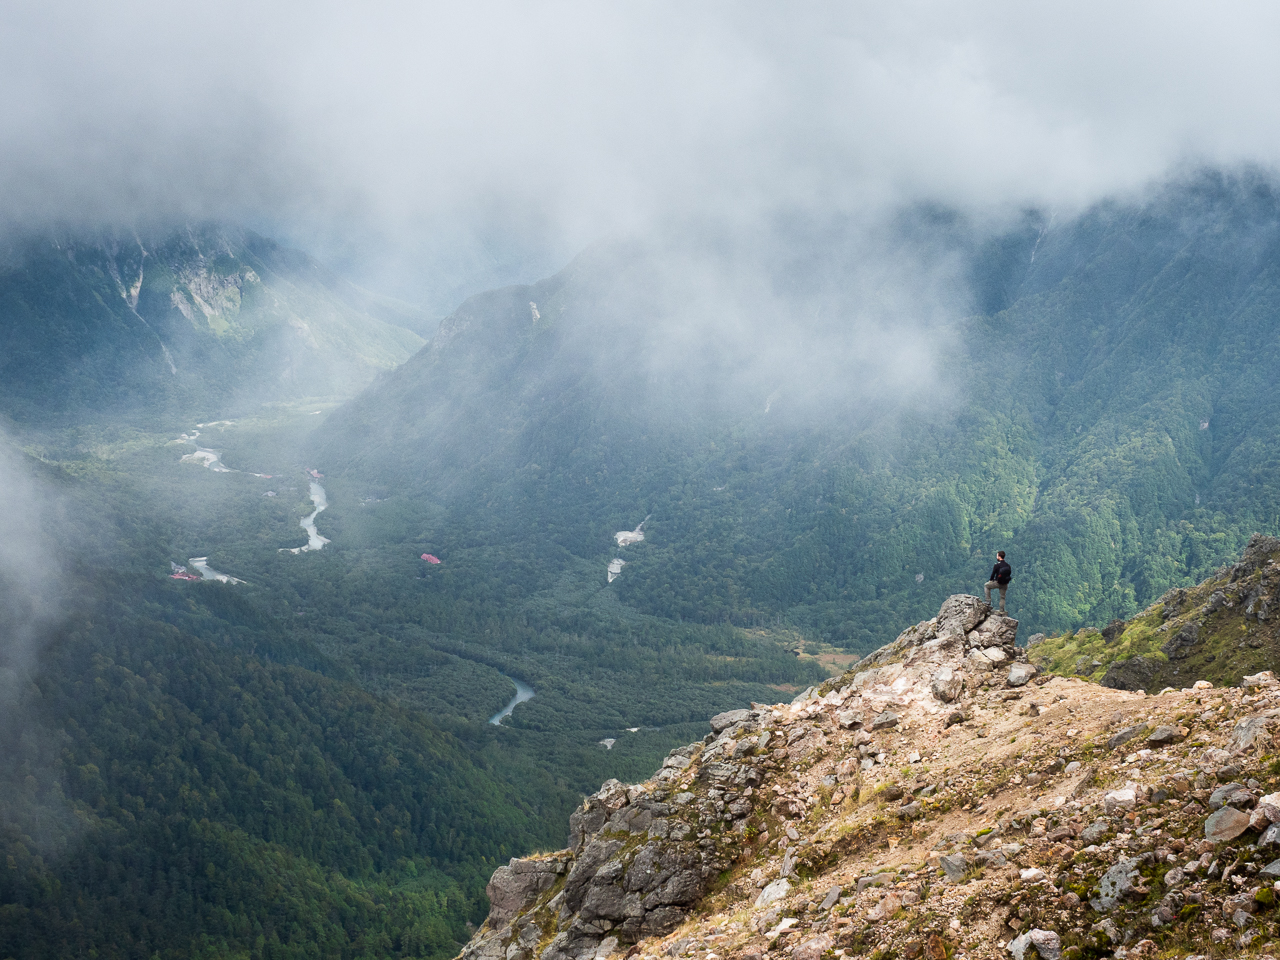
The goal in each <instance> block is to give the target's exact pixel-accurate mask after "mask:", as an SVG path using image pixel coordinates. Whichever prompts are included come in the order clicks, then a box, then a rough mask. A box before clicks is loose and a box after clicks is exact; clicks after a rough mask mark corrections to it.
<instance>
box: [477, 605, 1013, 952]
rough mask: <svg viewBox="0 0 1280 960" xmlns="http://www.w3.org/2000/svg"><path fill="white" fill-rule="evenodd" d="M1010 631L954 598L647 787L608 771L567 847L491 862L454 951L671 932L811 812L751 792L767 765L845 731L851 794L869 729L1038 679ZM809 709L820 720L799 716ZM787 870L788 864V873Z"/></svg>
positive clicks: (677, 755)
mask: <svg viewBox="0 0 1280 960" xmlns="http://www.w3.org/2000/svg"><path fill="white" fill-rule="evenodd" d="M1017 633H1018V621H1016V620H1014V619H1012V618H1010V617H1006V616H1004V615H1003V614H999V613H995V612H993V611H992V609H991V607H990V606H989V605H988V604H987V603H985V602H984V601H982V600H980V599H979V598H977V597H973V596H965V595H959V596H954V597H951V598H950V599H948V600H947V601H946V603H944V604H943V606H942V609H941V610H940V611H939V612H938V616H937V617H935V618H934V619H932V620H928V621H925V622H923V623H920V624H917V625H916V626H914V627H912V628H910V629H909V630H906V631H904V632H903V633H902V635H901V636H899V637H898V638H897V639H896V640H895V641H894V642H893V643H891V644H889V645H887V646H885V647H883V648H881V649H880V650H879V651H877V652H876V654H874V655H873V656H872V657H869V658H868V659H867V660H865V661H863V662H861V663H860V664H859V665H858V670H857V672H856V673H851V674H848V675H846V676H845V677H843V678H841V680H840V681H839V682H833V683H827V684H824V685H823V686H822V687H821V688H819V689H817V690H812V689H811V690H807V691H805V693H804V694H802V695H801V696H800V697H797V698H796V701H795V702H793V703H792V704H791V705H790V706H788V707H781V706H780V707H756V708H753V709H749V710H748V709H741V710H730V711H728V712H726V713H722V714H719V715H718V716H715V717H712V718H711V731H712V732H711V734H710V736H708V737H707V738H706V740H705V741H703V742H702V743H693V744H689V745H688V746H685V747H681V748H679V749H676V750H673V751H672V752H671V754H670V755H669V756H668V757H667V759H666V760H665V761H664V762H663V765H662V768H661V769H660V770H659V771H658V772H657V773H656V774H655V775H654V776H653V777H652V778H651V779H650V780H649V781H647V782H646V783H643V784H639V785H633V786H626V785H623V784H621V783H618V782H617V781H616V780H610V781H608V782H607V783H605V784H604V785H603V786H602V787H601V788H600V790H599V791H597V792H596V793H594V794H593V795H591V796H590V797H588V798H587V799H586V800H585V801H584V802H583V804H582V806H581V807H580V808H579V809H578V810H577V811H575V812H574V813H573V814H572V815H571V816H570V818H569V846H568V849H566V850H564V851H562V852H560V853H557V854H554V855H551V856H543V857H533V858H529V859H523V860H522V859H515V860H512V861H511V863H510V864H509V865H508V866H505V867H501V868H499V869H498V870H497V871H496V872H495V873H494V875H493V878H492V880H491V881H490V883H489V887H488V894H489V899H490V902H491V904H492V908H491V910H490V914H489V918H488V920H487V921H486V923H485V925H484V927H483V928H482V929H481V931H480V932H479V933H478V934H477V936H476V937H475V938H474V939H473V940H472V941H471V943H469V944H468V945H467V947H466V948H465V950H464V951H463V957H464V958H468V960H470V958H476V960H479V958H484V960H499V958H502V960H533V958H534V957H535V956H536V957H537V958H538V960H570V958H574V960H581V958H585V957H595V956H597V955H601V954H604V955H607V954H608V953H610V952H612V951H614V950H616V949H619V948H620V947H625V946H626V945H628V944H633V943H635V942H636V941H638V940H639V939H641V938H642V937H647V936H657V935H662V934H665V933H667V932H668V931H670V930H672V929H674V928H675V927H676V926H678V925H679V924H680V923H681V922H683V920H684V919H685V917H686V916H687V913H688V909H689V907H690V906H691V905H693V904H695V903H697V902H698V901H699V900H700V899H701V898H702V897H703V896H705V895H706V893H707V892H708V890H709V889H710V888H711V886H712V884H713V883H714V882H715V880H716V878H717V877H718V876H719V875H720V873H721V872H722V871H724V870H725V869H727V868H728V867H729V865H730V864H731V863H732V862H733V861H734V860H735V859H736V858H737V856H738V854H739V852H740V849H741V846H742V840H743V836H744V835H745V834H746V833H747V831H748V830H751V829H758V828H759V827H760V825H761V824H762V823H764V822H767V821H781V822H787V821H798V820H801V819H803V818H804V817H806V816H807V815H808V814H809V812H810V810H811V808H812V803H811V802H810V801H809V800H808V799H807V798H801V797H796V796H793V795H790V794H787V793H782V794H777V793H774V794H773V795H765V794H762V793H761V792H760V790H759V788H760V786H761V784H762V783H763V782H764V780H765V778H766V776H767V773H768V771H769V770H770V769H775V770H776V769H777V768H778V766H779V765H780V764H782V765H791V764H805V763H811V762H813V761H815V760H817V759H819V758H821V757H823V756H825V755H827V753H828V752H829V750H830V745H831V737H832V736H834V735H835V734H836V732H837V731H841V732H849V733H852V734H853V735H854V742H853V751H852V753H851V754H850V755H849V756H848V757H847V758H846V759H845V760H844V761H843V762H842V763H840V764H839V765H837V767H836V768H835V769H834V770H833V773H832V775H831V779H832V787H833V788H834V790H833V795H839V796H841V797H843V796H856V795H857V793H858V787H859V782H860V779H861V774H862V772H863V771H870V770H874V769H875V768H876V766H877V765H882V764H883V763H884V754H883V751H882V750H880V749H879V748H877V746H876V744H877V742H878V737H877V734H880V733H882V732H888V731H892V730H894V729H895V728H897V727H899V726H901V725H908V724H914V723H919V722H921V721H923V720H926V719H927V720H930V721H933V722H938V721H939V720H942V719H943V718H942V714H943V712H944V710H946V708H947V707H948V705H949V704H952V703H954V702H955V701H957V700H959V699H960V698H961V697H962V695H963V692H964V689H965V685H966V683H975V682H986V683H988V684H989V683H990V682H992V680H993V679H996V678H998V679H999V681H1000V682H1001V683H1007V684H1010V685H1012V686H1020V685H1022V684H1025V683H1027V681H1028V680H1030V679H1031V678H1032V677H1033V676H1035V674H1036V668H1035V667H1034V666H1032V665H1031V664H1029V663H1027V662H1026V658H1025V656H1024V654H1023V652H1022V650H1020V649H1019V648H1018V646H1017V644H1016V642H1015V641H1016V638H1017ZM812 718H822V719H823V720H825V721H827V723H826V724H814V723H797V722H796V721H797V720H810V719H812ZM899 796H901V792H899ZM791 832H794V830H792V831H791ZM795 869H796V866H795V863H794V861H793V862H792V863H791V864H790V865H789V867H788V869H787V870H786V871H785V873H786V874H787V875H792V874H794V871H795ZM781 879H783V881H784V882H785V876H784V877H783V878H781ZM779 889H780V888H779ZM788 889H789V887H788Z"/></svg>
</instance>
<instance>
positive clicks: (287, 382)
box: [0, 225, 421, 420]
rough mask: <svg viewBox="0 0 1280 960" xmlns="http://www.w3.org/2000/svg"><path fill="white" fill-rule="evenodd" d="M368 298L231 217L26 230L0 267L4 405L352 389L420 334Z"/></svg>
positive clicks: (119, 403)
mask: <svg viewBox="0 0 1280 960" xmlns="http://www.w3.org/2000/svg"><path fill="white" fill-rule="evenodd" d="M375 300H376V298H373V297H372V296H371V295H369V294H367V293H364V292H363V291H359V290H357V289H356V288H355V287H352V286H351V285H350V284H345V283H344V282H343V281H341V280H340V279H338V278H336V277H334V276H332V275H331V274H329V273H328V272H327V271H325V270H324V269H323V268H322V267H320V265H319V264H317V263H316V262H315V261H313V260H311V258H309V257H307V256H305V255H304V254H301V253H298V252H297V251H291V250H288V249H285V248H282V247H280V246H278V245H277V244H274V243H272V242H271V241H269V240H266V239H264V238H262V237H260V236H257V235H255V234H253V233H249V232H247V231H242V230H236V229H232V228H227V227H216V226H211V225H206V226H201V227H193V228H188V229H185V230H180V231H176V232H172V233H164V234H160V235H158V236H155V237H151V236H146V235H138V234H134V235H132V236H128V237H121V236H116V237H105V238H101V239H97V240H89V239H82V238H81V239H70V240H68V239H58V240H54V239H43V240H37V239H32V240H27V241H24V242H21V243H17V244H14V245H13V246H12V247H11V248H10V249H9V250H8V251H6V255H5V257H4V262H3V265H0V403H2V404H3V406H4V409H5V411H6V412H8V413H9V414H10V415H11V416H13V417H15V418H16V419H18V420H28V419H36V420H39V419H42V418H44V419H47V418H48V417H49V416H51V415H57V414H62V415H65V416H86V415H89V416H93V415H97V416H101V412H102V411H103V410H104V408H110V409H112V410H113V411H115V412H116V413H117V414H120V413H124V412H126V411H129V410H133V411H137V410H139V409H154V408H155V407H156V406H157V405H159V404H176V405H179V406H181V407H182V408H183V409H187V410H205V411H209V410H215V409H221V410H223V411H225V410H227V409H228V408H229V407H230V408H234V407H235V405H236V404H237V403H239V404H244V403H252V402H263V401H268V400H279V399H289V398H296V397H305V396H319V395H333V394H347V395H349V394H350V393H352V392H354V391H355V390H356V389H358V388H359V387H361V386H363V385H364V384H365V383H367V382H368V381H369V380H370V379H371V378H372V377H373V376H374V375H375V374H376V373H377V372H378V371H380V370H385V369H389V368H391V367H393V366H395V365H396V364H397V363H399V362H400V361H402V360H403V359H405V358H406V357H407V356H408V355H409V354H410V353H411V352H412V351H413V350H415V349H416V348H417V347H418V346H419V345H420V344H421V340H420V339H419V338H418V337H417V336H416V335H415V334H413V333H411V332H410V331H408V330H406V329H404V328H403V327H400V326H396V325H394V324H392V323H387V322H385V321H384V320H380V319H377V318H375V317H374V316H371V315H370V311H375V310H378V309H379V305H378V304H377V303H376V302H375ZM215 397H216V400H215V399H214V398H215Z"/></svg>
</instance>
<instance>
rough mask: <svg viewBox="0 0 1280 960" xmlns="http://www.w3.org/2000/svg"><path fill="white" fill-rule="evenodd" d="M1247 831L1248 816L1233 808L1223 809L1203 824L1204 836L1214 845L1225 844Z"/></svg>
mask: <svg viewBox="0 0 1280 960" xmlns="http://www.w3.org/2000/svg"><path fill="white" fill-rule="evenodd" d="M1248 829H1249V815H1248V814H1247V813H1245V812H1243V811H1242V810H1237V809H1236V808H1235V807H1223V808H1222V809H1221V810H1217V811H1215V812H1214V813H1211V814H1209V817H1208V819H1207V820H1205V822H1204V836H1205V839H1206V840H1212V841H1213V842H1214V843H1225V842H1227V841H1228V840H1234V839H1235V838H1236V837H1238V836H1240V834H1242V833H1244V832H1245V831H1246V830H1248Z"/></svg>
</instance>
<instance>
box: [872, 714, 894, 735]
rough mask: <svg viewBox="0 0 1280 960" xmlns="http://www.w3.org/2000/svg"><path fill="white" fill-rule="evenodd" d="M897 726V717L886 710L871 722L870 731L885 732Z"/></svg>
mask: <svg viewBox="0 0 1280 960" xmlns="http://www.w3.org/2000/svg"><path fill="white" fill-rule="evenodd" d="M897 725H898V715H897V714H896V713H894V712H893V711H891V710H886V711H884V712H883V713H881V714H880V715H879V716H877V717H876V718H875V719H874V720H872V721H871V729H872V730H873V731H874V730H887V729H889V728H890V727H896V726H897Z"/></svg>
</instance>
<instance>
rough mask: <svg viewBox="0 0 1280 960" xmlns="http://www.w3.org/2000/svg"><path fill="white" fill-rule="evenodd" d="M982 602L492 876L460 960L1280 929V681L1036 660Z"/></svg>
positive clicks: (927, 952) (608, 787)
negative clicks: (1094, 670) (1093, 670)
mask: <svg viewBox="0 0 1280 960" xmlns="http://www.w3.org/2000/svg"><path fill="white" fill-rule="evenodd" d="M1017 626H1018V625H1017V622H1016V621H1013V620H1011V619H1009V618H1007V617H1004V616H1001V615H999V614H995V613H993V612H992V611H991V609H990V607H988V606H987V605H986V604H985V603H983V602H982V601H980V600H978V598H976V597H968V596H955V597H951V598H950V599H948V600H947V601H946V603H944V604H943V607H942V609H941V610H940V611H939V614H938V616H937V617H935V618H933V619H931V620H929V621H926V622H924V623H920V624H918V625H916V626H915V627H912V628H910V629H909V630H907V631H905V632H904V633H903V634H902V635H901V636H900V637H899V638H898V639H897V640H895V641H894V642H893V643H891V644H889V645H887V646H886V647H883V648H881V649H880V650H879V651H877V652H876V653H875V654H874V655H873V656H872V657H870V658H868V660H866V661H863V663H861V664H859V665H858V668H857V670H856V671H851V672H850V673H848V674H846V675H845V676H843V677H841V678H839V679H838V680H835V681H830V682H828V683H826V684H824V685H823V686H822V687H820V688H817V689H811V690H808V691H805V693H803V694H801V695H800V696H799V697H797V698H796V700H795V701H794V702H792V703H791V704H778V705H774V706H762V705H758V704H753V706H752V708H751V709H750V710H736V711H731V712H729V713H725V714H721V715H719V716H717V717H715V718H714V719H713V720H712V731H713V732H712V734H711V735H710V736H708V737H707V738H706V740H705V741H703V742H701V743H696V744H691V745H689V746H688V747H684V748H681V749H679V750H676V751H673V752H672V754H671V755H670V756H669V757H668V758H667V760H666V761H665V763H664V765H663V767H662V769H661V770H660V771H659V772H658V773H657V774H656V775H655V776H654V777H653V778H651V779H650V780H648V781H646V782H645V783H643V784H638V785H634V786H625V785H623V784H620V783H617V782H616V781H610V782H608V783H606V784H605V785H604V786H603V787H602V788H601V790H600V791H599V792H598V793H596V794H594V795H592V796H591V797H589V798H587V800H586V802H585V803H584V804H583V805H582V807H581V808H580V809H579V810H578V811H577V812H576V813H575V814H574V815H573V817H572V819H571V823H570V845H569V848H568V849H566V850H564V851H561V852H558V853H555V854H549V855H542V856H536V857H531V858H529V859H525V860H513V861H512V862H511V864H510V865H509V866H507V867H502V868H500V869H499V870H498V871H497V872H496V873H495V874H494V876H493V879H492V881H491V883H490V886H489V895H490V898H491V900H492V903H493V909H492V912H491V914H490V916H489V919H488V921H487V922H486V923H485V925H484V926H483V927H482V929H481V930H480V931H479V932H478V933H477V935H476V937H475V938H474V939H473V940H472V942H471V943H470V944H469V945H468V946H467V947H466V949H465V950H464V951H463V957H464V958H481V957H483V958H488V960H497V958H499V957H501V958H504V960H533V958H535V957H537V958H539V960H565V958H575V960H584V958H596V960H604V958H607V957H610V956H613V955H618V956H622V955H624V954H625V955H626V956H628V957H631V956H637V955H639V956H642V957H646V958H654V960H657V958H659V957H691V958H696V960H723V958H727V957H743V958H762V957H765V956H773V955H778V956H782V955H789V956H790V957H791V958H792V960H821V958H823V957H826V956H834V957H836V958H839V957H842V956H861V955H870V956H875V957H880V958H887V957H902V958H904V960H916V958H919V957H921V956H923V957H926V958H928V960H946V958H951V957H960V956H968V957H991V958H995V957H1007V956H1008V955H1009V954H1010V953H1012V955H1013V956H1015V957H1016V958H1017V960H1059V958H1067V960H1071V958H1080V960H1083V958H1086V957H1099V956H1103V955H1110V954H1112V953H1114V954H1115V956H1116V957H1124V956H1128V957H1137V956H1143V955H1151V956H1154V955H1155V954H1156V953H1160V954H1161V955H1170V956H1173V955H1184V954H1188V953H1192V952H1196V951H1199V952H1201V953H1208V952H1210V951H1211V950H1214V949H1218V950H1220V949H1221V946H1222V945H1230V946H1232V947H1236V948H1241V949H1244V948H1250V949H1256V948H1257V947H1258V946H1259V945H1262V944H1265V943H1267V942H1270V941H1272V940H1274V939H1275V938H1276V936H1277V933H1278V932H1280V924H1278V923H1277V917H1276V915H1275V911H1274V907H1275V904H1276V899H1277V896H1276V890H1274V889H1273V887H1274V886H1276V885H1277V883H1278V882H1280V860H1275V861H1274V862H1270V861H1271V860H1272V859H1273V858H1274V857H1275V856H1276V855H1277V853H1280V763H1276V762H1274V759H1275V758H1274V753H1275V750H1276V744H1275V741H1274V739H1273V731H1274V729H1275V725H1276V724H1277V723H1278V722H1280V685H1277V684H1276V682H1275V681H1274V679H1273V678H1272V676H1271V675H1270V674H1269V673H1264V674H1259V675H1257V676H1252V677H1248V678H1246V685H1245V686H1244V687H1241V688H1231V689H1225V690H1223V689H1214V688H1213V687H1212V686H1211V684H1209V683H1208V682H1205V681H1201V682H1199V683H1196V684H1194V685H1193V686H1191V687H1188V688H1186V689H1183V690H1167V691H1165V692H1164V693H1162V694H1161V695H1160V696H1158V697H1147V696H1146V695H1145V694H1143V693H1141V692H1136V693H1135V692H1127V691H1120V690H1113V689H1109V688H1106V687H1102V686H1100V685H1098V684H1095V683H1091V682H1088V681H1084V680H1081V679H1077V678H1063V677H1053V676H1049V675H1043V674H1040V673H1039V671H1038V670H1037V668H1036V667H1035V666H1034V665H1033V664H1031V663H1029V662H1027V661H1026V659H1025V655H1024V652H1023V651H1022V650H1020V649H1019V648H1017V647H1016V646H1015V645H1014V638H1015V636H1016V632H1017Z"/></svg>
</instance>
